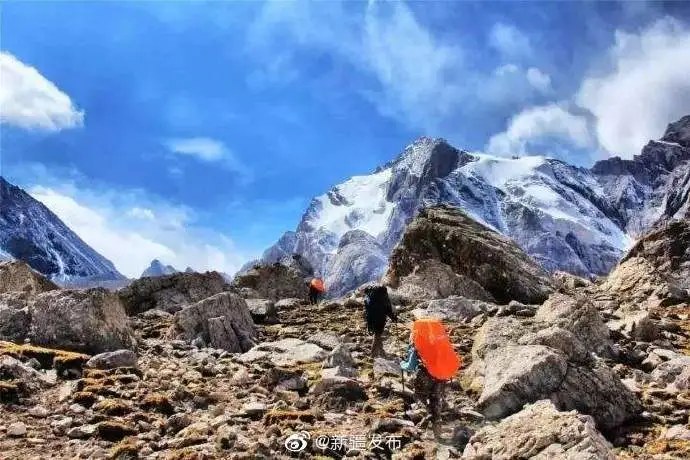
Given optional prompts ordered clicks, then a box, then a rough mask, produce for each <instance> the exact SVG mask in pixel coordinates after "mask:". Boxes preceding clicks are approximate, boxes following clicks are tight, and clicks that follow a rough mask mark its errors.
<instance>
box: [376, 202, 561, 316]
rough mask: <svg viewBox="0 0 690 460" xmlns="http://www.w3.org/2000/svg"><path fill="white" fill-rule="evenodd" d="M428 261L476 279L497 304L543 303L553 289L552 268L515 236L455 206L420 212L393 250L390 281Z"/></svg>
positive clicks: (398, 279)
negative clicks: (541, 263)
mask: <svg viewBox="0 0 690 460" xmlns="http://www.w3.org/2000/svg"><path fill="white" fill-rule="evenodd" d="M428 260H437V261H441V262H442V263H444V264H447V265H448V266H450V267H451V268H452V270H453V272H454V273H456V274H458V275H460V276H462V277H464V278H466V279H468V280H471V281H474V282H476V283H478V284H479V285H480V286H481V287H482V288H483V289H484V290H485V291H486V292H488V293H489V294H491V297H493V298H495V299H496V300H497V301H498V302H499V303H508V302H510V301H511V300H518V301H520V302H525V303H541V302H543V301H544V300H545V299H546V298H547V297H548V295H549V294H550V293H551V292H553V287H552V285H551V279H550V277H549V275H548V273H546V271H544V269H543V268H542V267H541V266H539V264H537V263H536V262H535V261H534V260H533V259H531V258H530V257H529V256H528V255H527V254H525V253H524V252H523V250H522V249H521V248H520V247H519V246H518V245H517V244H516V243H515V242H514V241H513V240H511V239H509V238H507V237H505V236H503V235H500V234H499V233H496V232H495V231H493V230H491V229H489V228H488V227H486V226H484V225H482V224H480V223H479V222H477V221H475V220H474V219H472V218H471V217H469V216H468V215H467V214H465V213H464V212H463V211H462V210H460V209H457V208H452V207H449V206H438V207H430V208H426V209H424V210H422V211H421V212H420V213H419V215H418V216H417V217H416V218H415V219H414V220H413V221H412V223H410V224H409V225H408V226H407V228H406V230H405V232H404V234H403V236H402V239H401V240H400V242H399V243H398V245H397V246H396V247H395V249H394V250H393V252H392V253H391V257H390V265H389V269H388V272H387V273H386V279H387V282H388V283H389V284H390V285H391V286H393V287H397V286H398V285H399V284H400V283H401V280H402V279H403V278H404V277H406V276H407V275H410V274H412V273H413V272H414V271H415V270H416V267H419V266H420V264H421V263H422V262H423V261H428ZM428 281H429V282H430V283H433V282H434V281H433V280H432V279H429V280H428ZM455 294H460V293H457V292H456V293H455ZM465 297H472V296H465ZM473 298H477V297H473ZM479 300H491V299H487V298H479Z"/></svg>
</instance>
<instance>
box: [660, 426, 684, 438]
mask: <svg viewBox="0 0 690 460" xmlns="http://www.w3.org/2000/svg"><path fill="white" fill-rule="evenodd" d="M662 438H663V439H668V440H672V441H690V430H688V429H687V427H685V426H683V425H674V426H672V427H671V428H669V429H668V430H666V432H664V434H663V435H662Z"/></svg>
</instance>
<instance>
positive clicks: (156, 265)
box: [141, 259, 178, 278]
mask: <svg viewBox="0 0 690 460" xmlns="http://www.w3.org/2000/svg"><path fill="white" fill-rule="evenodd" d="M175 273H178V271H177V269H176V268H175V267H173V266H172V265H165V264H163V262H161V261H160V260H158V259H153V260H152V261H151V265H149V266H148V268H147V269H146V270H144V272H143V273H142V274H141V277H142V278H145V277H154V276H165V275H174V274H175Z"/></svg>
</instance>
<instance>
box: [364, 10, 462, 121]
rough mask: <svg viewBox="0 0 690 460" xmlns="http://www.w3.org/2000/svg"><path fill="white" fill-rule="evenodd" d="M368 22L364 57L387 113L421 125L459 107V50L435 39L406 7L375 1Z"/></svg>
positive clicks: (367, 12)
mask: <svg viewBox="0 0 690 460" xmlns="http://www.w3.org/2000/svg"><path fill="white" fill-rule="evenodd" d="M386 9H390V11H386ZM364 24H365V25H364V33H363V49H362V57H363V59H364V60H365V64H366V66H367V67H368V69H369V70H370V71H371V72H373V73H374V75H375V76H376V78H377V79H378V81H379V83H380V85H381V89H382V94H380V97H379V103H380V104H381V105H382V106H383V108H384V110H385V111H387V112H388V111H390V112H393V113H396V114H398V115H402V116H404V117H405V118H407V119H410V120H413V122H414V123H415V124H417V123H420V122H424V120H425V119H427V120H428V118H431V117H438V116H444V115H446V114H447V113H448V112H449V110H450V109H452V108H453V107H454V106H455V104H456V103H458V101H459V98H460V96H461V87H460V86H459V84H458V83H459V78H460V76H461V71H462V51H461V49H460V48H458V47H456V46H453V45H449V44H445V43H442V42H440V41H439V40H437V39H436V38H434V37H433V35H432V34H431V33H430V32H429V31H428V30H427V29H425V28H424V27H423V26H422V25H421V24H419V22H417V20H416V18H415V17H414V15H413V14H412V12H411V11H410V10H409V9H408V8H407V7H406V6H405V5H404V4H403V3H394V4H386V5H382V4H379V3H377V2H370V3H369V6H368V8H367V11H366V15H365V21H364Z"/></svg>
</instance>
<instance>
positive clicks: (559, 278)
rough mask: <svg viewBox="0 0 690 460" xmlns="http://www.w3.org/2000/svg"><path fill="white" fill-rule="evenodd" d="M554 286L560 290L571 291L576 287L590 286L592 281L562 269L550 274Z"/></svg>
mask: <svg viewBox="0 0 690 460" xmlns="http://www.w3.org/2000/svg"><path fill="white" fill-rule="evenodd" d="M551 277H552V279H553V284H554V287H555V288H556V289H557V290H558V291H560V292H567V293H572V292H573V291H575V290H576V289H578V288H584V287H590V286H592V282H591V281H589V280H588V279H585V278H581V277H579V276H576V275H573V274H572V273H566V272H562V271H555V272H553V273H552V274H551Z"/></svg>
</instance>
